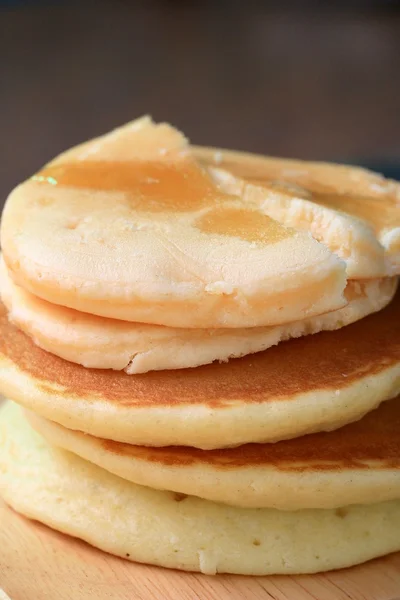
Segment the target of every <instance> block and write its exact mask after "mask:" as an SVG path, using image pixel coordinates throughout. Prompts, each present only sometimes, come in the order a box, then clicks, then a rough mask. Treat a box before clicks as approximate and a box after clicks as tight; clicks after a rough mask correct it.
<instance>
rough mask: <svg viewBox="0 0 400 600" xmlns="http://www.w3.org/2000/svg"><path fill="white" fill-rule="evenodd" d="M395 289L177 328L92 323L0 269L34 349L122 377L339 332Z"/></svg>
mask: <svg viewBox="0 0 400 600" xmlns="http://www.w3.org/2000/svg"><path fill="white" fill-rule="evenodd" d="M396 286H397V280H396V279H395V278H386V279H378V280H369V281H366V282H360V283H359V282H349V283H348V285H347V287H346V290H345V298H346V300H347V302H348V304H347V305H346V306H345V307H344V308H341V309H338V310H336V311H332V312H330V313H326V314H324V315H320V316H314V317H309V318H308V319H304V320H303V321H297V322H295V323H288V324H286V325H279V326H275V327H252V328H244V329H181V328H173V327H163V326H162V325H146V324H143V323H131V322H129V321H119V320H116V319H108V318H106V317H97V316H94V315H89V314H87V313H82V312H79V311H76V310H74V309H71V308H65V307H63V306H57V305H56V304H51V303H50V302H47V301H46V300H42V299H41V298H38V297H36V296H34V295H33V294H31V293H30V292H26V291H25V290H24V289H23V288H21V287H19V286H17V285H15V284H14V283H13V281H12V279H11V278H10V277H9V275H8V273H7V269H6V267H5V265H4V263H2V262H0V294H1V298H2V300H3V302H4V304H5V306H6V308H7V310H8V311H9V312H8V317H9V319H10V320H11V322H12V323H14V324H15V325H17V327H19V328H20V329H22V331H24V332H25V333H26V334H27V335H29V336H30V337H31V338H32V339H33V340H34V341H35V343H36V344H37V345H38V346H40V347H41V348H43V349H44V350H47V351H48V352H52V353H53V354H56V355H57V356H60V357H61V358H64V359H66V360H69V361H72V362H74V363H77V364H82V365H83V366H84V367H88V368H98V369H116V370H124V371H125V372H126V373H128V374H137V373H146V372H148V371H153V370H163V369H182V368H187V367H197V366H199V365H203V364H207V363H211V362H213V361H215V360H220V361H226V360H228V359H230V358H234V357H240V356H245V355H247V354H251V353H254V352H260V351H262V350H265V349H267V348H269V347H271V346H273V345H275V344H278V343H279V342H280V341H283V340H287V339H290V338H297V337H301V336H302V335H308V334H312V333H317V332H319V331H323V330H330V331H331V330H334V329H339V328H340V327H344V326H345V325H349V324H350V323H352V322H355V321H357V320H359V319H362V318H363V317H365V316H367V315H368V314H370V313H372V312H375V311H378V310H381V309H382V308H383V307H384V306H385V305H387V304H388V303H389V302H390V300H391V299H392V298H393V296H394V294H395V292H396Z"/></svg>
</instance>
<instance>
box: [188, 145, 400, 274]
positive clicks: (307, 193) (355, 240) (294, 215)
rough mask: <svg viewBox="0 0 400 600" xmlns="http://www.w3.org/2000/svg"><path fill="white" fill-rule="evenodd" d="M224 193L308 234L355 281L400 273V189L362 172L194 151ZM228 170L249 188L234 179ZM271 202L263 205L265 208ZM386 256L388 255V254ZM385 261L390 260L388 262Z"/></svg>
mask: <svg viewBox="0 0 400 600" xmlns="http://www.w3.org/2000/svg"><path fill="white" fill-rule="evenodd" d="M194 152H195V155H196V156H197V157H198V158H199V159H200V160H202V161H203V162H204V163H205V164H206V165H207V166H210V165H214V166H216V167H218V168H217V169H216V170H214V175H215V177H216V179H217V180H218V181H219V182H220V183H222V189H223V190H225V191H229V193H240V194H241V195H242V197H244V198H245V200H246V201H253V202H256V203H257V205H259V204H260V202H261V205H262V207H263V209H264V210H265V212H266V214H268V215H269V216H271V217H273V218H275V219H277V220H278V221H280V222H281V223H284V224H285V225H290V226H292V227H296V228H298V229H305V230H307V231H311V233H312V234H313V235H314V236H315V237H316V239H318V240H322V241H323V242H324V243H326V244H327V245H328V247H329V248H331V250H333V251H334V252H336V253H337V254H338V255H339V256H341V257H342V258H344V259H345V260H346V263H347V273H348V277H350V278H352V279H353V278H355V279H359V278H370V277H381V276H383V275H385V274H386V275H394V274H398V273H399V272H400V184H399V183H398V182H395V181H392V180H388V179H385V178H384V177H382V176H381V175H378V174H377V173H373V172H371V171H368V170H366V169H361V168H358V167H349V166H344V165H335V164H330V163H323V162H307V161H299V160H291V159H283V158H271V157H265V156H257V155H254V154H248V153H244V152H234V151H230V150H218V149H215V148H200V147H197V148H195V149H194ZM221 168H222V169H226V170H227V171H229V172H230V173H232V174H233V175H235V176H236V177H240V178H244V179H245V180H246V182H247V185H243V183H241V182H240V181H237V180H236V181H235V180H234V179H232V176H231V177H229V176H227V174H226V173H224V171H221V170H220V169H221ZM263 199H264V202H263ZM383 249H384V251H385V256H384V255H383V252H382V250H383ZM384 259H385V260H384Z"/></svg>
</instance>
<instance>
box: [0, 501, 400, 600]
mask: <svg viewBox="0 0 400 600" xmlns="http://www.w3.org/2000/svg"><path fill="white" fill-rule="evenodd" d="M399 534H400V532H399ZM0 588H2V589H3V590H4V592H5V593H6V594H7V595H8V596H9V597H10V598H11V600H53V599H54V600H89V599H90V600H152V599H156V600H261V599H263V600H268V599H271V600H349V599H351V600H400V553H397V554H394V555H391V556H388V557H386V558H383V559H378V560H375V561H372V562H369V563H367V564H364V565H361V566H359V567H353V568H352V569H345V570H342V571H335V572H330V573H325V574H321V575H312V576H305V575H302V576H295V577H294V576H293V577H283V576H279V577H277V576H275V577H254V578H252V577H239V576H231V575H217V576H215V577H207V576H205V575H199V574H194V573H182V572H179V571H170V570H167V569H161V568H157V567H150V566H147V565H138V564H133V563H130V562H128V561H125V560H122V559H119V558H116V557H113V556H110V555H108V554H104V553H103V552H101V551H100V550H96V549H95V548H91V547H90V546H88V545H87V544H85V543H84V542H81V541H80V540H76V539H73V538H70V537H68V536H66V535H62V534H60V533H58V532H56V531H52V530H51V529H48V528H47V527H45V526H44V525H41V524H39V523H36V522H31V521H28V520H27V519H24V518H23V517H20V516H19V515H17V514H16V513H15V512H13V511H12V510H11V509H9V508H8V507H6V506H5V505H4V504H3V503H2V502H1V501H0ZM0 598H2V594H1V590H0Z"/></svg>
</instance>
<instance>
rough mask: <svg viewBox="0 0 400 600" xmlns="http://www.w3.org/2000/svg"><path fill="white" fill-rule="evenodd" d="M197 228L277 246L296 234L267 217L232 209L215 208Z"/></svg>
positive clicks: (201, 220) (202, 219) (250, 211)
mask: <svg viewBox="0 0 400 600" xmlns="http://www.w3.org/2000/svg"><path fill="white" fill-rule="evenodd" d="M196 227H197V228H198V229H199V230H200V231H202V232H204V233H211V234H217V235H228V236H231V237H236V238H240V239H241V240H246V241H247V242H256V243H261V244H263V245H269V244H276V243H277V242H280V241H281V240H284V239H285V238H288V237H291V236H292V235H294V233H295V232H294V230H291V229H287V228H285V227H283V226H282V225H280V224H279V223H278V222H277V221H274V219H271V217H268V216H267V215H264V214H262V213H259V212H256V211H252V210H245V209H244V208H232V207H230V208H227V207H217V208H215V209H214V210H212V211H210V212H209V213H207V214H206V215H203V216H202V217H201V218H200V219H199V220H198V221H197V222H196Z"/></svg>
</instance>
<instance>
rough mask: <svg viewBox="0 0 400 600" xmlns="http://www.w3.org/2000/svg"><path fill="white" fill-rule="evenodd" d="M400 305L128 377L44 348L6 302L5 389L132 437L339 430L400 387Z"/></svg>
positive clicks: (225, 443)
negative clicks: (235, 354)
mask: <svg viewBox="0 0 400 600" xmlns="http://www.w3.org/2000/svg"><path fill="white" fill-rule="evenodd" d="M399 312H400V295H399V294H397V295H396V297H395V299H394V300H393V302H392V303H391V304H389V306H387V307H386V308H385V309H383V310H382V311H380V312H378V313H375V314H374V315H370V316H369V317H366V318H365V319H363V320H362V321H359V322H357V323H354V324H352V325H349V326H348V327H344V328H342V329H341V330H339V331H334V332H323V333H318V334H316V335H313V336H307V337H303V338H300V339H297V340H290V341H289V342H284V343H282V344H279V345H278V346H274V347H273V348H270V349H269V350H267V351H265V352H261V353H258V354H254V355H251V356H247V357H244V358H241V359H235V360H232V361H230V362H229V363H225V364H213V365H208V366H203V367H198V368H196V369H185V370H182V371H179V370H178V371H154V372H151V373H145V374H143V375H130V376H128V375H126V373H123V372H120V371H110V370H96V369H85V368H84V367H81V366H80V365H76V364H73V363H70V362H67V361H65V360H62V359H60V358H58V357H56V356H54V355H52V354H50V353H48V352H45V351H44V350H41V349H40V348H38V347H37V346H36V345H35V344H34V343H33V342H32V341H31V340H30V339H29V338H28V336H26V335H25V334H24V333H22V332H21V331H19V330H18V329H17V328H16V327H15V326H13V325H12V324H11V323H9V321H8V318H7V313H6V310H5V308H4V307H0V392H1V393H3V394H4V395H5V396H7V397H10V398H13V399H14V400H16V401H17V402H19V403H21V404H23V405H24V406H25V407H26V408H30V409H32V410H34V411H35V412H37V413H38V414H40V415H42V416H43V417H46V418H48V419H51V420H54V421H56V422H58V423H60V424H61V425H64V426H66V427H68V428H70V429H78V430H82V431H86V432H87V433H91V434H93V435H95V436H98V437H103V438H108V439H114V440H117V441H122V442H127V443H132V444H138V445H150V446H168V445H187V446H195V447H200V448H205V449H210V448H220V447H229V446H235V445H240V444H244V443H247V442H270V441H279V440H282V439H286V438H291V437H296V436H299V435H303V434H306V433H313V432H316V431H321V430H322V431H324V430H332V429H336V428H337V427H340V426H342V425H344V424H346V423H349V422H351V421H354V420H356V419H358V418H360V417H362V416H363V415H364V414H365V413H367V412H368V411H370V410H372V409H373V408H375V407H376V406H378V405H379V404H380V403H381V402H382V401H384V400H387V399H389V398H392V397H394V396H396V395H397V394H398V393H400V331H399V328H400V318H399ZM316 365H317V367H316Z"/></svg>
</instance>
